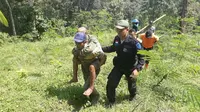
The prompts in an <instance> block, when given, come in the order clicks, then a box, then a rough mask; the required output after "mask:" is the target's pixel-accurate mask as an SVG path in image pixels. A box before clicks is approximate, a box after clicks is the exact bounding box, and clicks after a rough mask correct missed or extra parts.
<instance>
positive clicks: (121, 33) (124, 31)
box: [116, 28, 128, 37]
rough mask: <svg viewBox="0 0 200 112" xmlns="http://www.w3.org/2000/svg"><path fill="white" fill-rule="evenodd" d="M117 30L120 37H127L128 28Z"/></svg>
mask: <svg viewBox="0 0 200 112" xmlns="http://www.w3.org/2000/svg"><path fill="white" fill-rule="evenodd" d="M116 31H117V33H118V35H119V36H120V37H125V36H126V35H127V33H128V28H124V29H118V28H116Z"/></svg>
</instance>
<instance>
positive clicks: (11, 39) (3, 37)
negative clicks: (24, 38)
mask: <svg viewBox="0 0 200 112" xmlns="http://www.w3.org/2000/svg"><path fill="white" fill-rule="evenodd" d="M16 42H20V39H19V38H18V37H17V36H9V34H7V33H2V32H0V46H1V45H3V44H8V43H16Z"/></svg>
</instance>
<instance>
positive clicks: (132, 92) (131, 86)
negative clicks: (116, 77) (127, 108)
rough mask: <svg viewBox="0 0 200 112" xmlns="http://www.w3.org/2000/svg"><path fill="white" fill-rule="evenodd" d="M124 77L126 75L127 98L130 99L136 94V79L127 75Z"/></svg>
mask: <svg viewBox="0 0 200 112" xmlns="http://www.w3.org/2000/svg"><path fill="white" fill-rule="evenodd" d="M126 77H127V81H128V91H129V93H130V98H129V100H130V101H132V100H133V98H134V97H135V96H136V92H137V87H136V81H137V79H133V78H131V77H130V76H128V75H127V76H126Z"/></svg>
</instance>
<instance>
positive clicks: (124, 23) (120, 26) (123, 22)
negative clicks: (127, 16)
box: [115, 20, 129, 29]
mask: <svg viewBox="0 0 200 112" xmlns="http://www.w3.org/2000/svg"><path fill="white" fill-rule="evenodd" d="M115 27H116V28H118V29H124V28H128V27H129V23H128V21H127V20H119V21H118V22H117V24H116V26H115Z"/></svg>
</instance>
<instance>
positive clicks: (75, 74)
mask: <svg viewBox="0 0 200 112" xmlns="http://www.w3.org/2000/svg"><path fill="white" fill-rule="evenodd" d="M72 82H78V62H77V61H76V59H75V57H73V77H72V79H71V80H70V83H72Z"/></svg>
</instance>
